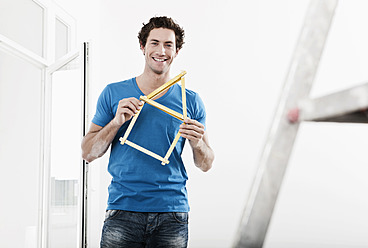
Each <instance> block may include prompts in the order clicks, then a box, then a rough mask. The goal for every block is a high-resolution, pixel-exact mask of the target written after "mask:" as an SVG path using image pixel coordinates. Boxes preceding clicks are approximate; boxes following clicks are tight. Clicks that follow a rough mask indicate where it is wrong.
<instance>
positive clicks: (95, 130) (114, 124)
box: [82, 97, 142, 162]
mask: <svg viewBox="0 0 368 248" xmlns="http://www.w3.org/2000/svg"><path fill="white" fill-rule="evenodd" d="M141 106H142V103H141V102H140V101H139V100H138V99H136V98H133V97H132V98H126V99H123V100H121V101H120V102H119V105H118V108H117V110H116V114H115V117H114V119H112V120H111V121H110V122H109V123H108V124H107V125H106V126H104V127H101V126H99V125H96V124H94V123H92V124H91V127H90V130H89V131H88V133H87V134H86V136H84V137H83V140H82V157H83V159H84V160H86V161H87V162H92V161H93V160H95V159H96V158H99V157H101V156H102V155H104V154H105V152H106V151H107V149H108V148H109V146H110V144H111V142H112V140H113V139H114V137H115V136H116V134H117V132H118V131H119V128H120V127H121V126H122V125H123V124H124V123H125V122H126V121H128V120H129V119H130V118H132V116H133V115H134V114H135V113H137V111H138V110H139V108H140V107H141Z"/></svg>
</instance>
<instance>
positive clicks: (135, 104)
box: [118, 97, 142, 113]
mask: <svg viewBox="0 0 368 248" xmlns="http://www.w3.org/2000/svg"><path fill="white" fill-rule="evenodd" d="M141 106H142V102H141V101H139V100H138V99H137V98H134V97H131V98H125V99H123V100H120V102H119V106H118V108H128V109H130V110H131V111H132V112H134V113H137V112H138V110H139V109H140V107H141Z"/></svg>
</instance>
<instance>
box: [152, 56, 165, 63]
mask: <svg viewBox="0 0 368 248" xmlns="http://www.w3.org/2000/svg"><path fill="white" fill-rule="evenodd" d="M152 59H153V60H154V61H157V62H165V61H166V60H167V59H159V58H154V57H152Z"/></svg>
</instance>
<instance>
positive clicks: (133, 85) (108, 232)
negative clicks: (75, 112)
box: [82, 17, 214, 248]
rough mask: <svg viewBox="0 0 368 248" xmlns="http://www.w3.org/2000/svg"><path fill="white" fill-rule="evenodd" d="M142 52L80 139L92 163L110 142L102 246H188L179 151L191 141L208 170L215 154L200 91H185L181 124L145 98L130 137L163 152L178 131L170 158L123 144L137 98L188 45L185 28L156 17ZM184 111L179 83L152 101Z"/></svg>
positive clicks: (143, 34)
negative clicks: (140, 67) (138, 69)
mask: <svg viewBox="0 0 368 248" xmlns="http://www.w3.org/2000/svg"><path fill="white" fill-rule="evenodd" d="M138 38H139V42H140V48H141V50H142V53H143V55H144V56H145V60H146V62H145V67H144V71H143V73H142V74H141V75H140V76H138V77H135V78H132V79H129V80H126V81H122V82H118V83H113V84H109V85H108V86H106V88H105V89H104V90H103V92H102V93H101V95H100V97H99V100H98V103H97V110H96V114H95V116H94V118H93V120H92V124H91V127H90V130H89V132H88V133H87V135H86V136H85V137H84V139H83V141H82V151H83V155H82V156H83V158H84V159H85V160H86V161H88V162H92V161H93V160H95V159H96V158H98V157H101V156H102V155H103V154H104V153H105V152H106V150H107V149H108V147H109V146H110V144H111V154H110V160H109V166H108V171H109V173H110V174H111V175H112V181H111V184H110V186H109V199H108V207H107V212H106V216H105V223H104V227H103V230H102V238H101V247H129V248H134V247H187V242H188V211H189V205H188V198H187V191H186V187H185V185H186V180H187V179H188V177H187V174H186V171H185V167H184V164H183V161H182V158H181V153H182V150H183V147H184V143H185V141H186V140H188V141H189V144H190V146H191V148H192V151H193V157H194V162H195V165H196V166H197V167H198V168H200V169H201V170H202V171H208V170H209V169H210V168H211V166H212V162H213V160H214V153H213V151H212V149H211V148H210V146H209V143H208V137H207V133H206V131H205V119H206V113H205V109H204V105H203V102H202V100H201V99H200V97H199V96H198V94H197V93H195V92H193V91H190V90H186V99H187V113H188V119H186V120H185V121H184V122H185V124H181V122H180V121H179V120H177V119H175V118H173V117H172V116H170V115H168V114H166V113H164V112H162V111H161V110H159V109H157V108H154V107H152V106H150V105H148V104H145V105H144V107H143V108H142V110H141V113H140V115H139V118H138V119H137V122H136V123H135V125H134V127H133V129H132V131H131V133H130V135H129V140H131V141H132V142H134V143H136V144H138V145H140V146H142V147H144V148H146V149H148V150H150V151H153V152H154V153H156V154H166V152H167V150H168V148H169V147H170V144H171V142H172V141H173V140H174V137H175V135H176V133H177V132H178V131H180V133H181V137H180V139H179V141H178V143H177V145H176V147H175V149H174V151H173V152H172V154H171V156H170V158H169V161H170V163H169V164H167V165H165V166H162V165H161V162H160V161H159V160H156V159H154V158H152V157H150V156H148V155H146V154H144V153H142V152H140V151H138V150H136V149H134V148H132V147H130V146H128V145H121V144H120V142H119V138H120V137H122V136H123V135H124V133H125V131H126V129H127V127H128V125H129V123H130V121H129V120H130V119H131V118H132V117H133V116H134V114H135V113H137V111H138V110H139V109H140V108H141V106H142V103H141V102H140V101H139V100H138V99H139V97H140V96H141V95H148V94H149V93H151V92H152V91H153V90H155V89H156V88H158V87H159V86H161V85H162V84H164V83H166V82H167V81H169V80H170V79H171V77H170V74H169V73H170V66H171V64H172V62H173V61H174V59H175V57H176V56H177V55H178V52H179V50H180V49H181V47H182V45H183V43H184V42H183V38H184V30H182V29H181V28H180V26H178V25H177V24H176V23H175V22H174V21H173V20H172V19H171V18H167V17H154V18H151V19H150V21H149V23H147V24H145V25H144V26H143V27H142V29H141V31H140V32H139V35H138ZM154 100H155V101H157V102H158V103H161V104H163V105H165V106H167V107H169V108H170V109H173V110H175V111H177V112H179V113H182V111H183V109H182V105H181V88H180V86H179V85H178V84H175V85H174V86H172V87H171V88H169V89H168V90H166V91H165V92H162V93H161V94H160V95H158V96H157V97H156V98H155V99H154Z"/></svg>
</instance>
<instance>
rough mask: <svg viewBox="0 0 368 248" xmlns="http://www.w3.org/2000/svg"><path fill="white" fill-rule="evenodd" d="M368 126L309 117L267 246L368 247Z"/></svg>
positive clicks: (278, 203) (297, 147)
mask: <svg viewBox="0 0 368 248" xmlns="http://www.w3.org/2000/svg"><path fill="white" fill-rule="evenodd" d="M367 147H368V126H367V125H366V124H337V123H303V124H302V125H301V129H300V130H299V134H298V139H297V141H296V143H295V147H294V151H293V155H292V157H291V158H290V162H289V166H288V170H287V172H286V175H285V179H284V181H283V185H282V188H281V191H280V195H279V198H278V200H277V205H276V207H275V210H274V214H273V216H272V221H271V224H270V229H269V231H268V233H267V238H266V244H265V246H264V247H265V248H272V247H283V248H294V247H298V248H299V247H300V248H307V247H368V239H367V230H368V212H367V209H368V197H366V196H367V194H368V180H367V174H368V167H367V156H366V154H367Z"/></svg>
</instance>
